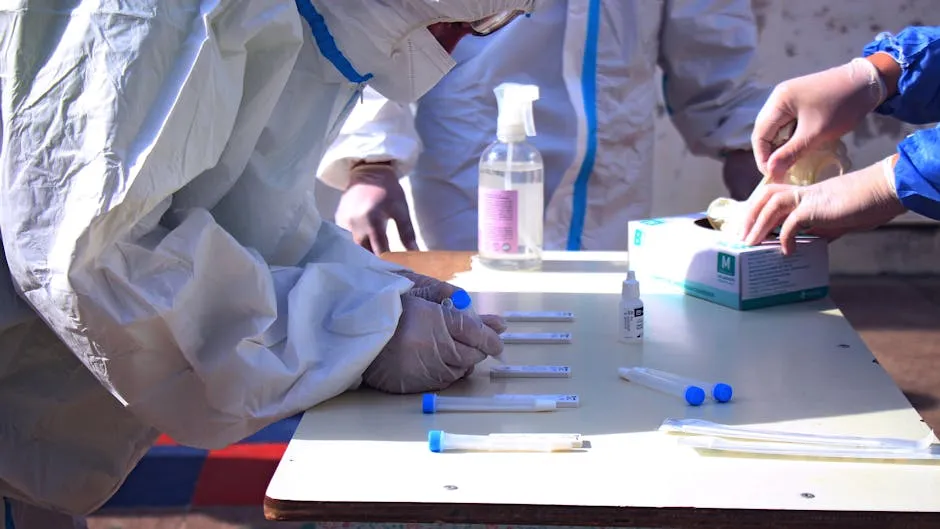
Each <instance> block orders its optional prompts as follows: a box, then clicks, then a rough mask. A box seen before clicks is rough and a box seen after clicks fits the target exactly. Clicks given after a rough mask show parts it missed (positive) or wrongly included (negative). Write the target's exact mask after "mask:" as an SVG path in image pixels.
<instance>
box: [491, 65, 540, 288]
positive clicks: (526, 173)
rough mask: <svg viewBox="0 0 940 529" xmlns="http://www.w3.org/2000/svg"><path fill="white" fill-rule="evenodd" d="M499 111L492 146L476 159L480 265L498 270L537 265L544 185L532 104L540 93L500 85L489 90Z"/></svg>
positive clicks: (529, 88)
mask: <svg viewBox="0 0 940 529" xmlns="http://www.w3.org/2000/svg"><path fill="white" fill-rule="evenodd" d="M493 91H494V92H495V94H496V101H497V103H498V105H499V117H498V119H497V123H496V141H495V142H494V143H492V144H491V145H490V146H489V147H487V148H486V150H485V151H483V155H482V156H481V157H480V178H479V191H478V192H479V197H478V198H479V202H478V208H477V211H478V218H479V222H478V230H479V231H478V236H477V246H478V252H479V254H480V257H479V258H480V262H481V263H482V264H483V265H485V266H488V267H490V268H496V269H500V270H529V269H536V268H539V267H540V266H541V264H542V232H543V223H544V218H543V212H544V208H545V182H544V173H545V170H544V165H543V163H542V155H541V154H540V153H539V151H538V149H536V148H535V147H534V146H533V145H532V144H530V143H528V142H527V141H526V137H528V136H535V120H534V118H533V116H532V103H533V102H535V101H537V100H538V98H539V87H538V86H535V85H523V84H517V83H503V84H501V85H499V86H497V87H496V88H495V89H494V90H493Z"/></svg>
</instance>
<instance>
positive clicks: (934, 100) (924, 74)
mask: <svg viewBox="0 0 940 529" xmlns="http://www.w3.org/2000/svg"><path fill="white" fill-rule="evenodd" d="M878 52H885V53H888V54H889V55H891V56H892V57H894V60H895V61H897V63H898V64H899V65H900V66H901V78H900V79H898V93H897V94H896V95H894V96H892V97H890V98H888V99H887V100H886V101H885V102H884V103H882V104H881V106H879V107H878V108H877V109H875V112H878V113H879V114H884V115H886V116H892V117H894V118H897V119H900V120H901V121H905V122H907V123H914V124H923V123H933V122H936V121H940V27H938V26H926V27H925V26H911V27H908V28H905V29H904V30H903V31H901V32H900V33H898V34H897V35H892V34H891V33H888V32H883V33H880V34H879V35H878V36H877V37H875V40H874V41H872V42H870V43H868V45H866V46H865V49H864V51H863V52H862V55H863V56H864V57H868V56H869V55H873V54H875V53H878Z"/></svg>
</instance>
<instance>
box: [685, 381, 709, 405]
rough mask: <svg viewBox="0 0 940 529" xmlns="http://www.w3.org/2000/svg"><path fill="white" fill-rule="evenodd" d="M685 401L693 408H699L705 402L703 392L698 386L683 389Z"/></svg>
mask: <svg viewBox="0 0 940 529" xmlns="http://www.w3.org/2000/svg"><path fill="white" fill-rule="evenodd" d="M685 401H686V402H688V403H689V404H691V405H693V406H701V405H702V403H703V402H705V390H704V389H702V388H700V387H698V386H689V387H687V388H685Z"/></svg>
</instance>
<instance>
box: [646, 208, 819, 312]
mask: <svg viewBox="0 0 940 529" xmlns="http://www.w3.org/2000/svg"><path fill="white" fill-rule="evenodd" d="M628 230H629V234H630V242H629V259H630V269H631V270H633V271H634V272H636V274H637V276H638V277H641V278H642V277H647V278H652V279H656V280H660V281H665V282H667V283H670V284H672V285H675V286H677V287H679V288H682V289H683V290H685V293H686V294H688V295H690V296H694V297H697V298H701V299H704V300H707V301H711V302H713V303H717V304H719V305H724V306H726V307H731V308H733V309H738V310H751V309H758V308H763V307H771V306H774V305H782V304H785V303H794V302H798V301H809V300H813V299H820V298H823V297H825V296H826V295H827V294H828V293H829V249H828V245H827V242H826V241H825V240H824V239H820V238H818V237H811V236H800V237H798V239H797V245H796V252H794V253H793V254H792V255H788V256H786V255H783V253H782V252H781V249H780V244H779V242H777V241H776V240H773V241H768V242H765V243H763V244H761V245H759V246H748V245H746V244H743V243H741V242H738V241H736V240H734V239H732V238H731V236H729V235H728V234H727V233H722V232H720V231H717V230H714V229H712V228H711V226H710V225H709V224H708V219H707V218H706V217H705V214H704V213H693V214H690V215H682V216H677V217H664V218H658V219H648V220H639V221H631V222H630V223H629V224H628Z"/></svg>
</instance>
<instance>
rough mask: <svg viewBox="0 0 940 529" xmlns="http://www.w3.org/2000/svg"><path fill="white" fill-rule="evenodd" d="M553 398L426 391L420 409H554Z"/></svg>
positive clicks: (425, 411) (432, 410)
mask: <svg viewBox="0 0 940 529" xmlns="http://www.w3.org/2000/svg"><path fill="white" fill-rule="evenodd" d="M557 408H558V406H557V401H556V400H555V399H536V398H533V399H506V398H493V397H441V396H440V395H436V394H434V393H426V394H424V396H423V398H422V399H421V411H422V412H424V413H438V412H442V411H454V412H461V411H462V412H540V411H555V410H556V409H557Z"/></svg>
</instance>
